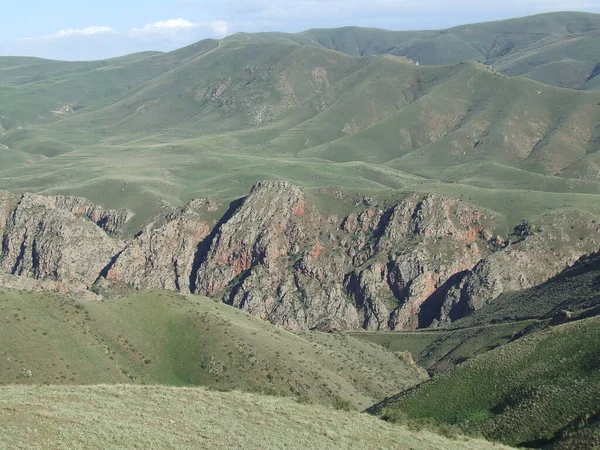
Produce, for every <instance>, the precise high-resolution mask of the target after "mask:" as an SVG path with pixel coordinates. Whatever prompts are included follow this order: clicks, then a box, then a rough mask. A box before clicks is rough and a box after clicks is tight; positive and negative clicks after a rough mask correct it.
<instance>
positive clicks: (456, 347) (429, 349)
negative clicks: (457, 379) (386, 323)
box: [352, 321, 534, 374]
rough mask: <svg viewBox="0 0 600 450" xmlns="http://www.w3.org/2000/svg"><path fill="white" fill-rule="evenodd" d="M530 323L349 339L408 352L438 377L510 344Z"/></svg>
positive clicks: (368, 334) (360, 335) (362, 334)
mask: <svg viewBox="0 0 600 450" xmlns="http://www.w3.org/2000/svg"><path fill="white" fill-rule="evenodd" d="M533 323H534V321H522V322H508V323H505V324H501V325H491V326H480V327H472V328H459V329H455V330H445V329H442V330H432V331H404V332H393V333H390V332H359V333H353V334H352V336H354V337H356V338H359V339H364V340H366V341H369V342H373V343H375V344H378V345H381V346H383V347H384V348H386V349H388V350H389V351H392V352H402V351H409V352H410V353H411V355H413V357H414V359H415V361H416V362H417V363H418V364H419V365H420V366H421V367H424V368H425V369H427V370H428V371H429V372H430V373H434V374H437V373H440V372H447V371H448V370H450V369H452V368H454V366H455V365H457V364H460V363H461V362H463V361H465V360H467V359H469V358H472V357H474V356H477V355H480V354H483V353H486V352H488V351H490V350H492V349H494V348H496V347H499V346H501V345H504V344H507V343H508V342H511V341H512V340H513V339H514V338H515V337H516V336H518V335H519V333H521V332H523V331H524V330H525V329H527V327H529V326H530V325H532V324H533Z"/></svg>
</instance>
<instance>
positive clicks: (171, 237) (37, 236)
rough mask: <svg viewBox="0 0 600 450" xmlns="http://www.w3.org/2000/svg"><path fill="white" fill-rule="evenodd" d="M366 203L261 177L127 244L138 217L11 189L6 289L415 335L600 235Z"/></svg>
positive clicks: (574, 226) (547, 222)
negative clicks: (121, 296)
mask: <svg viewBox="0 0 600 450" xmlns="http://www.w3.org/2000/svg"><path fill="white" fill-rule="evenodd" d="M332 201H343V200H342V199H337V198H336V199H332ZM363 204H368V206H365V207H364V209H362V210H358V211H356V212H355V213H353V214H351V215H349V216H348V217H346V218H343V219H341V220H340V219H338V218H337V217H335V216H326V215H324V214H323V213H321V212H319V211H318V210H316V209H315V208H314V207H313V206H312V205H311V204H310V203H308V202H307V201H306V198H305V196H304V193H303V191H302V190H301V189H299V188H298V187H295V186H293V185H291V184H290V183H288V182H282V181H263V182H260V183H258V184H256V185H255V186H254V187H253V188H252V191H251V192H250V194H249V195H248V196H247V197H246V198H245V199H243V200H242V201H240V203H239V206H237V207H236V209H235V210H230V211H229V212H228V213H227V214H226V215H225V216H224V217H223V218H222V219H221V221H220V222H219V224H218V225H217V226H214V225H213V224H212V223H213V222H212V221H211V220H208V217H211V216H210V215H209V213H213V212H214V211H216V210H217V208H218V207H219V205H218V204H217V203H216V202H214V201H211V200H208V199H197V200H194V201H192V202H190V203H188V204H186V205H184V206H182V207H179V208H172V207H168V208H165V209H164V211H163V212H162V213H161V214H160V215H159V216H158V217H156V218H155V219H154V220H153V221H152V222H150V223H149V224H147V225H146V226H145V227H144V228H143V229H142V230H141V231H140V232H139V233H137V234H136V235H135V237H133V238H131V239H129V240H128V241H127V242H122V241H120V240H119V239H117V238H115V237H114V235H115V234H118V233H119V231H120V230H121V229H122V227H123V226H124V224H125V223H126V222H127V220H129V218H130V213H128V212H127V211H110V210H105V209H104V208H102V207H99V206H97V205H93V204H90V203H89V202H87V201H86V200H85V199H80V198H76V197H42V196H36V195H29V194H26V195H24V196H21V197H18V196H14V195H11V194H8V193H2V192H0V232H2V233H3V241H2V242H3V245H2V256H3V258H2V265H1V269H2V271H3V272H5V273H10V274H14V275H20V277H13V278H6V276H5V277H4V278H1V277H0V284H1V283H5V284H6V283H8V284H10V285H11V286H13V285H22V283H21V282H19V281H18V279H23V280H24V279H25V278H23V277H28V279H29V278H31V279H36V280H37V284H36V287H37V288H39V289H49V290H54V291H59V292H68V293H70V292H74V291H77V290H78V292H81V291H82V290H85V289H88V288H90V287H91V285H92V284H93V283H94V282H95V281H97V280H98V283H100V284H102V285H103V286H104V284H103V282H102V281H101V280H103V279H106V280H111V282H115V283H116V284H115V285H118V286H129V287H133V288H136V289H146V288H162V289H172V290H178V291H180V292H182V293H189V292H190V291H193V292H195V293H198V294H202V295H208V296H212V297H217V298H220V299H222V300H223V301H225V302H226V303H228V304H230V305H232V306H235V307H238V308H241V309H244V310H246V311H248V312H250V313H251V314H254V315H256V316H258V317H261V318H263V319H265V320H269V321H271V322H272V323H274V324H277V325H280V326H282V327H285V328H288V329H294V330H300V329H311V328H318V329H337V330H343V329H357V328H365V329H372V330H388V329H392V330H399V329H413V328H417V327H423V326H430V325H438V324H443V323H447V322H449V321H451V320H454V319H456V318H460V317H462V316H464V314H467V313H468V312H470V311H473V310H475V309H477V308H479V307H481V306H482V305H484V304H486V303H488V302H490V301H493V300H494V299H495V298H496V297H498V296H499V295H500V294H501V293H502V292H505V291H507V290H518V289H523V288H526V287H530V286H533V285H535V284H539V283H542V282H544V281H546V280H547V279H548V278H550V277H552V276H554V275H556V274H557V273H558V272H560V271H561V270H563V269H564V268H565V267H566V266H567V265H568V264H570V263H572V262H574V261H575V260H576V259H578V258H579V257H580V256H582V255H584V254H586V253H589V252H591V251H597V250H598V242H599V241H600V239H599V238H598V228H597V225H595V224H594V223H593V220H592V218H590V217H587V216H584V215H580V216H577V215H574V214H571V215H569V216H565V215H561V214H554V215H548V216H545V217H542V218H541V219H539V221H538V222H537V223H536V224H535V226H533V227H530V226H527V227H523V226H521V227H520V228H519V233H518V234H519V239H520V241H519V242H513V243H510V242H509V241H508V240H507V238H506V237H502V236H498V235H497V233H496V232H495V229H494V222H495V220H496V219H495V217H494V215H493V214H491V213H488V212H485V211H482V210H480V209H478V208H475V207H473V206H472V205H468V204H466V203H463V202H461V201H459V200H455V199H449V198H444V197H440V196H436V195H425V194H404V195H403V196H402V197H401V198H399V199H398V200H397V201H396V202H395V203H393V204H391V205H388V206H381V205H378V204H376V203H375V202H374V201H373V200H372V199H369V201H368V202H367V201H365V202H363ZM212 220H214V219H212ZM531 229H535V230H537V231H536V232H535V233H532V232H531ZM514 240H515V239H514V238H513V241H514ZM2 280H4V281H2ZM109 284H110V283H109Z"/></svg>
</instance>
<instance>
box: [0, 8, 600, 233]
mask: <svg viewBox="0 0 600 450" xmlns="http://www.w3.org/2000/svg"><path fill="white" fill-rule="evenodd" d="M544 17H545V18H544ZM544 17H542V18H539V17H538V18H529V19H522V20H521V19H519V20H520V21H519V20H517V21H516V22H506V23H504V22H501V23H496V24H492V25H489V24H488V25H485V26H484V25H481V26H477V27H475V28H477V29H482V30H484V29H485V30H487V29H488V28H489V29H490V30H492V31H493V30H496V31H498V30H501V29H504V28H506V30H509V31H510V30H513V31H514V29H517V28H519V27H523V28H528V29H529V28H531V29H537V28H539V33H542V31H541V30H542V29H543V28H544V26H546V28H549V29H558V30H563V31H561V32H560V33H563V34H564V33H567V32H569V30H570V31H572V32H579V31H581V32H583V30H585V29H591V28H593V23H595V22H594V20H595V16H593V15H592V16H589V17H588V16H585V15H584V16H580V15H569V14H563V15H556V16H555V15H551V16H548V17H546V16H544ZM542 19H543V20H542ZM529 21H533V22H534V23H538V22H541V24H538V25H535V27H534V26H533V25H531V23H529ZM559 22H560V23H563V22H564V23H563V25H560V26H559V25H557V24H558V23H559ZM519 24H521V25H519ZM543 24H546V25H543ZM576 24H579V25H578V27H579V28H578V27H577V26H576ZM490 27H491V28H490ZM503 27H504V28H503ZM536 27H537V28H536ZM467 29H468V28H467ZM363 31H365V30H363ZM368 31H369V30H366V31H365V33H367V32H368ZM509 31H507V33H508V32H509ZM513 31H510V32H511V33H512V32H513ZM490 32H491V31H490ZM312 33H316V32H312ZM332 33H333V31H332ZM465 33H466V31H465ZM560 33H559V34H560ZM542 34H543V33H542ZM309 35H310V33H309V34H308V35H307V36H309ZM377 36H378V35H377ZM369 39H370V38H369ZM373 39H374V38H373ZM382 39H383V38H382ZM298 40H299V42H296V41H298ZM311 42H312V44H311ZM333 48H337V47H335V46H334V47H333ZM599 48H600V47H599ZM340 49H341V50H344V49H343V48H341V47H340ZM348 52H349V51H348ZM349 53H351V52H349ZM363 53H365V55H364V56H355V55H349V54H345V53H341V52H339V51H334V50H330V49H328V48H324V46H323V45H321V46H318V45H316V44H315V42H313V41H311V40H310V39H308V38H306V39H304V38H303V39H300V38H298V37H296V40H294V39H291V38H290V37H289V36H287V37H286V36H283V35H281V34H267V35H249V36H247V37H246V36H245V35H234V36H232V37H229V38H226V39H223V40H221V41H212V40H209V41H201V42H199V43H197V44H194V45H192V46H189V47H186V48H183V49H181V50H178V51H175V52H171V53H167V54H160V53H147V54H138V55H131V56H127V57H122V58H117V59H114V60H108V61H97V62H86V63H60V62H53V61H43V60H35V59H34V60H32V59H25V60H23V61H20V60H19V59H18V58H17V59H15V58H10V59H7V60H5V61H4V62H3V63H2V65H3V66H4V69H2V71H3V72H4V74H3V75H2V76H3V77H4V78H3V79H2V82H0V92H2V94H1V95H2V101H1V102H0V105H2V106H1V107H0V108H2V110H1V111H0V116H1V117H2V123H3V125H2V126H3V131H1V132H0V145H1V146H2V147H1V148H0V164H1V167H2V169H3V170H1V171H0V174H1V177H0V188H3V189H7V190H11V191H19V192H23V191H30V192H39V193H63V194H76V195H81V196H85V197H88V198H90V199H92V200H93V201H95V202H98V203H101V204H103V205H105V206H108V207H113V208H116V207H128V208H131V209H132V210H134V212H136V213H137V214H138V217H141V218H140V219H139V220H141V221H142V222H143V221H144V219H147V218H149V217H151V215H152V213H154V211H156V208H157V205H158V204H159V203H160V201H161V200H166V201H168V202H170V203H173V204H180V203H182V202H184V201H186V200H189V199H190V198H193V197H196V196H210V197H214V198H218V199H222V200H234V199H236V198H239V197H240V196H242V195H244V194H245V193H246V192H247V191H248V189H249V188H250V186H252V185H253V184H254V183H256V182H257V181H259V180H261V179H266V178H286V179H288V180H290V181H292V182H294V183H296V184H298V185H300V186H304V187H307V188H313V187H314V188H324V187H339V188H342V189H358V190H361V191H363V192H366V191H370V192H374V193H375V195H376V196H377V195H386V192H389V191H390V190H396V191H398V190H413V191H425V192H437V193H441V192H443V193H445V194H448V195H451V196H455V197H462V198H464V199H465V200H468V201H471V202H472V203H475V204H478V205H480V206H482V207H485V208H489V209H492V210H495V211H497V212H499V213H501V214H504V215H507V216H510V217H511V218H510V219H509V220H511V221H512V220H518V219H522V218H531V217H535V216H536V215H538V214H540V213H544V212H548V211H550V210H554V209H562V208H565V207H566V208H573V209H580V210H585V211H589V210H590V207H589V205H590V204H595V203H596V196H597V195H598V193H600V175H599V173H600V169H599V168H600V160H599V159H598V158H599V157H600V156H599V155H600V152H598V149H599V145H600V140H599V139H600V128H598V126H597V124H598V123H599V122H600V94H599V93H596V92H593V91H585V92H584V91H573V90H570V89H560V88H556V87H552V86H548V85H545V84H541V83H538V82H535V81H532V80H528V79H526V78H522V77H507V76H504V75H502V74H500V73H499V72H496V71H495V70H493V69H491V68H490V67H489V66H486V65H484V64H481V63H476V62H472V61H470V62H456V61H453V62H452V64H450V65H443V66H425V65H416V64H414V63H413V62H411V61H410V60H408V59H406V58H404V57H402V56H394V55H391V54H384V55H377V54H375V55H367V54H366V53H369V52H363ZM373 53H377V52H373ZM444 62H446V61H444ZM42 71H43V73H44V74H45V75H44V76H45V77H46V78H44V79H43V80H37V78H36V76H35V74H36V73H42ZM592 209H593V207H592Z"/></svg>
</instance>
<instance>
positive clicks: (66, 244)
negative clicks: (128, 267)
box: [1, 194, 123, 289]
mask: <svg viewBox="0 0 600 450" xmlns="http://www.w3.org/2000/svg"><path fill="white" fill-rule="evenodd" d="M63 200H64V199H63V198H62V197H44V196H40V195H34V194H24V195H23V196H21V198H20V199H19V201H18V203H17V205H16V206H15V208H14V209H13V210H12V212H11V213H10V215H9V217H8V220H7V221H6V225H5V228H4V236H3V241H2V263H1V266H2V269H3V271H4V272H6V273H11V274H13V275H20V276H25V277H30V278H36V279H46V278H47V279H51V280H56V281H62V282H65V283H68V284H70V285H72V286H74V287H75V288H77V289H80V288H85V287H88V286H90V285H91V284H92V283H93V282H94V280H95V279H96V278H97V277H98V274H99V273H100V271H101V270H102V269H103V268H104V267H105V266H106V265H107V264H108V263H109V262H110V260H111V258H112V257H113V256H114V255H115V254H116V253H117V252H118V251H119V250H120V249H121V248H122V247H123V243H122V242H121V241H119V240H117V239H113V238H111V237H109V236H108V235H107V234H106V232H105V231H104V230H103V229H102V228H100V227H99V226H98V225H96V224H95V223H94V222H92V221H91V220H90V219H88V217H82V216H79V215H78V214H77V213H76V212H73V205H72V204H70V203H69V202H68V201H67V202H66V203H65V202H64V201H63Z"/></svg>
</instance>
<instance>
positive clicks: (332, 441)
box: [0, 386, 504, 450]
mask: <svg viewBox="0 0 600 450" xmlns="http://www.w3.org/2000/svg"><path fill="white" fill-rule="evenodd" d="M0 430H1V432H2V438H3V439H2V440H3V443H2V444H0V446H6V447H7V448H8V447H10V448H27V449H37V448H49V447H52V448H54V447H63V446H67V447H70V448H145V449H153V448H157V449H162V448H214V449H230V448H245V449H281V448H289V449H301V448H302V449H308V448H315V449H317V448H329V449H336V448H340V449H349V448H352V449H366V448H389V449H392V448H394V449H408V448H411V449H415V450H434V449H440V450H441V449H444V450H446V449H447V450H453V449H457V450H458V449H473V450H475V449H487V448H490V449H491V448H494V449H501V448H504V447H502V446H498V445H494V444H490V443H487V442H484V441H481V440H472V439H469V440H467V439H464V438H455V439H453V440H450V439H447V438H443V437H441V436H439V435H436V434H433V433H431V432H427V431H418V432H417V431H410V430H408V429H406V428H404V427H400V426H396V425H391V424H388V423H386V422H384V421H381V420H378V419H376V418H373V417H369V416H368V415H365V414H358V413H349V412H342V411H335V410H332V409H328V408H324V407H319V406H314V405H303V404H299V403H296V402H294V401H293V400H291V399H283V398H276V397H268V396H258V395H252V394H244V393H240V392H229V393H223V392H214V391H209V390H206V389H202V388H168V387H154V386H148V387H139V386H136V387H133V386H90V387H43V388H26V387H4V388H0Z"/></svg>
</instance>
